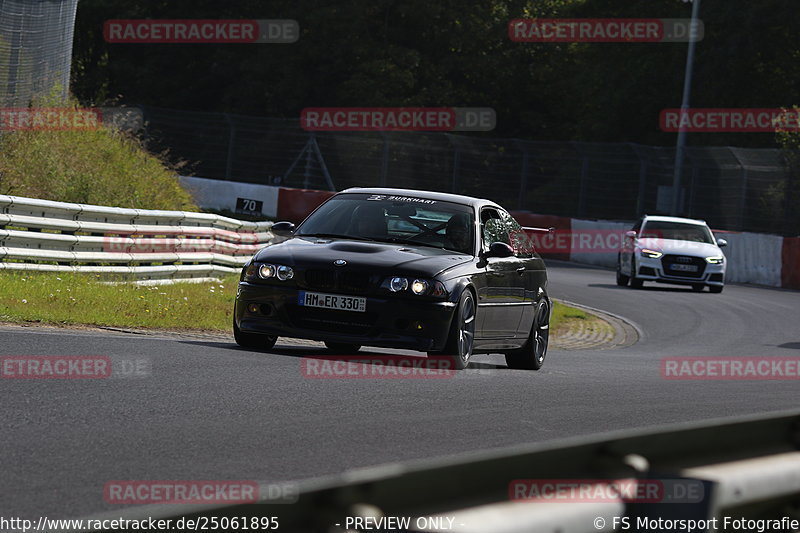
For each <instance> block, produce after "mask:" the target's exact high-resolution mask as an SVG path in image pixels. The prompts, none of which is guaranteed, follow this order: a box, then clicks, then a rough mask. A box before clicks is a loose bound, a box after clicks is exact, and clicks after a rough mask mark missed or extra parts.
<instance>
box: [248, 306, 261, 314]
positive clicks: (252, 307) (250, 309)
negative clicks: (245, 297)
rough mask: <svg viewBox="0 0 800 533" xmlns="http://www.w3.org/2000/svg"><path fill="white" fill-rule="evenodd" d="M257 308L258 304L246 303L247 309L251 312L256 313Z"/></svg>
mask: <svg viewBox="0 0 800 533" xmlns="http://www.w3.org/2000/svg"><path fill="white" fill-rule="evenodd" d="M259 309H260V308H259V306H258V304H247V310H248V311H250V312H251V313H258V311H259Z"/></svg>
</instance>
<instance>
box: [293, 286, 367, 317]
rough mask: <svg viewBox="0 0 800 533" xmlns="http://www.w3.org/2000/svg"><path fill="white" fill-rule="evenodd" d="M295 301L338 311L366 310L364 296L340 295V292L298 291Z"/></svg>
mask: <svg viewBox="0 0 800 533" xmlns="http://www.w3.org/2000/svg"><path fill="white" fill-rule="evenodd" d="M297 303H298V305H302V306H304V307H319V308H321V309H336V310H338V311H358V312H360V313H363V312H365V311H366V310H367V299H366V298H359V297H357V296H342V295H341V294H324V293H321V292H306V291H300V294H299V295H298V298H297Z"/></svg>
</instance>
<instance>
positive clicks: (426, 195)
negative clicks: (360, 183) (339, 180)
mask: <svg viewBox="0 0 800 533" xmlns="http://www.w3.org/2000/svg"><path fill="white" fill-rule="evenodd" d="M342 193H365V194H384V195H386V196H411V197H414V198H421V199H423V200H435V201H438V202H453V203H456V204H462V205H471V206H473V207H481V206H484V205H491V206H493V207H500V206H499V205H498V204H496V203H495V202H492V201H491V200H486V199H483V198H473V197H471V196H462V195H460V194H450V193H446V192H432V191H419V190H415V189H392V188H384V187H351V188H349V189H345V190H343V191H341V192H340V193H339V194H342Z"/></svg>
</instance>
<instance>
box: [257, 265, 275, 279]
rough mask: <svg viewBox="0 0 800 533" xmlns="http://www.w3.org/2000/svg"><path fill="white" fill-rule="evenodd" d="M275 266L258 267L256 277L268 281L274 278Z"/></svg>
mask: <svg viewBox="0 0 800 533" xmlns="http://www.w3.org/2000/svg"><path fill="white" fill-rule="evenodd" d="M275 270H276V269H275V265H261V266H260V267H258V277H259V278H261V279H268V278H272V277H274V276H275Z"/></svg>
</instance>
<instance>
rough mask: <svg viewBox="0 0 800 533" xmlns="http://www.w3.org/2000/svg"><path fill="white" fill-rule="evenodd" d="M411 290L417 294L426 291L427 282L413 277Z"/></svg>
mask: <svg viewBox="0 0 800 533" xmlns="http://www.w3.org/2000/svg"><path fill="white" fill-rule="evenodd" d="M411 292H413V293H414V294H416V295H417V296H419V295H420V294H425V293H426V292H428V282H427V281H425V280H424V279H415V280H414V283H412V284H411Z"/></svg>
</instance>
